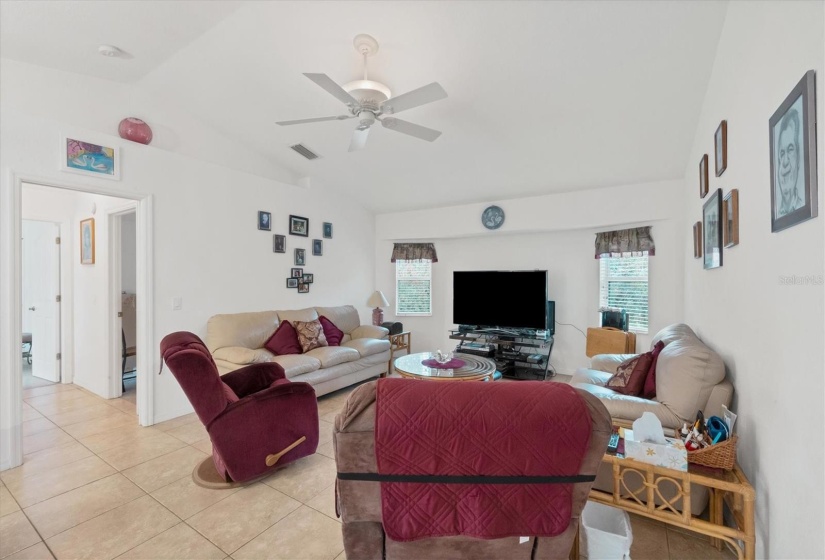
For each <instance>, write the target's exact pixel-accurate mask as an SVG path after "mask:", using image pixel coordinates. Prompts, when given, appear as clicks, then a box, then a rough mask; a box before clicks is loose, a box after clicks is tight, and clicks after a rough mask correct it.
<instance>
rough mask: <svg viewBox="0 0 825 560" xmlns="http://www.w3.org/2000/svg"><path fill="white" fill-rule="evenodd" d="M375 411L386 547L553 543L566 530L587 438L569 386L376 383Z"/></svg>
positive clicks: (581, 408) (586, 419)
mask: <svg viewBox="0 0 825 560" xmlns="http://www.w3.org/2000/svg"><path fill="white" fill-rule="evenodd" d="M376 401H377V402H376V406H377V412H376V420H375V454H376V460H377V463H378V473H379V476H380V477H382V479H381V480H382V482H381V505H382V515H383V523H384V530H385V531H386V533H387V535H389V537H390V538H392V539H393V540H396V541H410V540H416V539H421V538H425V537H437V536H451V535H464V536H470V537H475V538H481V539H495V538H502V537H508V536H522V535H524V536H527V535H529V536H556V535H558V534H560V533H562V532H563V531H564V530H565V529H566V528H567V527H568V525H569V520H570V511H571V502H572V488H573V484H572V482H577V481H579V480H576V475H578V473H579V469H580V468H581V464H582V461H583V459H584V455H585V452H586V451H587V447H588V444H589V441H590V430H591V421H590V415H589V414H588V411H587V408H586V406H585V404H584V402H583V400H582V399H581V397H579V396H578V395H577V394H576V392H575V390H574V389H573V388H571V387H570V386H568V385H565V384H562V383H548V382H539V381H536V382H533V381H523V382H518V383H482V382H448V383H440V382H431V381H418V380H407V379H381V380H379V381H378V389H377V396H376ZM385 475H389V476H385ZM387 480H390V481H389V482H387Z"/></svg>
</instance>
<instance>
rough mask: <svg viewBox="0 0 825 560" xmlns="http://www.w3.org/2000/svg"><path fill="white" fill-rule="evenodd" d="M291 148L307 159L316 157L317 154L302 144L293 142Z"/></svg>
mask: <svg viewBox="0 0 825 560" xmlns="http://www.w3.org/2000/svg"><path fill="white" fill-rule="evenodd" d="M290 148H292V149H293V150H295V151H296V152H298V153H299V154H301V155H302V156H304V157H305V158H307V159H309V160H313V159H318V157H319V156H318V154H316V153H315V152H313V151H312V150H310V149H309V148H307V147H306V146H304V145H303V144H295V145H294V146H290Z"/></svg>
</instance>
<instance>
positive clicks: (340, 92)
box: [304, 74, 358, 105]
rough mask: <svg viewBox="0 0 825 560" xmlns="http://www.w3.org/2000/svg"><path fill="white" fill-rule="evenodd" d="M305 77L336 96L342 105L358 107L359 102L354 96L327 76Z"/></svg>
mask: <svg viewBox="0 0 825 560" xmlns="http://www.w3.org/2000/svg"><path fill="white" fill-rule="evenodd" d="M304 76H306V77H307V78H309V79H310V80H312V81H313V82H315V83H316V84H318V85H319V86H321V87H322V88H324V89H325V90H327V91H328V92H329V93H331V94H332V95H334V96H335V97H336V98H337V99H338V100H339V101H340V102H341V103H346V104H347V105H358V101H357V100H356V99H355V98H354V97H353V96H351V95H350V94H348V93H347V92H346V91H344V88H342V87H341V86H339V85H338V84H336V83H335V82H333V81H332V78H330V77H329V76H327V75H326V74H304Z"/></svg>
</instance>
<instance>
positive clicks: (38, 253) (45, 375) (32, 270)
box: [22, 220, 60, 382]
mask: <svg viewBox="0 0 825 560" xmlns="http://www.w3.org/2000/svg"><path fill="white" fill-rule="evenodd" d="M22 225H23V255H22V257H23V292H24V294H25V295H24V298H23V314H24V317H26V319H27V321H24V324H28V325H29V328H30V329H31V334H32V375H34V376H36V377H40V378H42V379H46V380H48V381H54V382H59V381H60V361H59V359H58V353H59V352H60V302H59V301H58V300H59V299H60V298H59V295H60V245H58V244H57V243H56V239H57V238H58V237H59V235H60V228H59V227H58V225H57V224H54V223H51V222H37V221H33V220H23V224H22Z"/></svg>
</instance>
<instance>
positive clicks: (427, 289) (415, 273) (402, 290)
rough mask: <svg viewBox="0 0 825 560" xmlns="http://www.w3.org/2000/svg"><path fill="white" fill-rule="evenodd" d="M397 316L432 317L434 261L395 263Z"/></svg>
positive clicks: (403, 261)
mask: <svg viewBox="0 0 825 560" xmlns="http://www.w3.org/2000/svg"><path fill="white" fill-rule="evenodd" d="M395 294H396V297H395V314H396V315H432V309H433V306H432V304H433V294H432V261H429V260H415V261H405V260H401V259H398V260H396V261H395Z"/></svg>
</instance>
